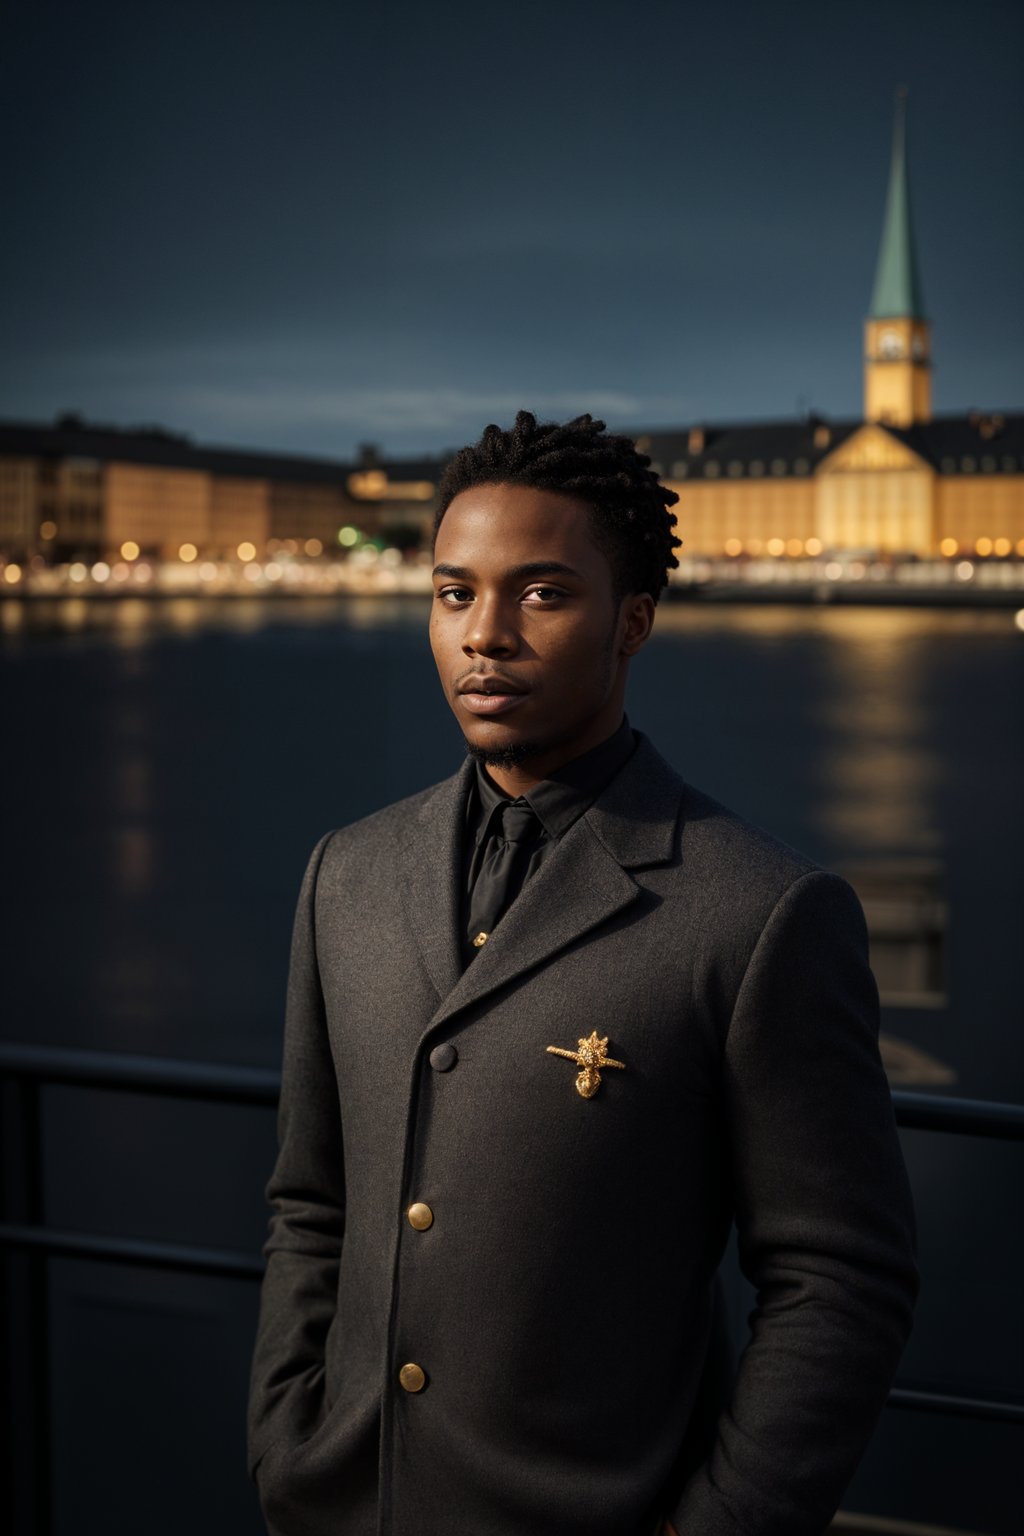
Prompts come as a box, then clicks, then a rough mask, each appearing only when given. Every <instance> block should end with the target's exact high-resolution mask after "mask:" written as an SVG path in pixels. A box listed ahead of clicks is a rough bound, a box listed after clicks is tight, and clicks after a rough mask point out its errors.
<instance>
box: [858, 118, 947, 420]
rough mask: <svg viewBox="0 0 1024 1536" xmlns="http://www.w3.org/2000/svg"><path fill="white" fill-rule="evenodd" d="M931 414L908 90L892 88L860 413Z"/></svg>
mask: <svg viewBox="0 0 1024 1536" xmlns="http://www.w3.org/2000/svg"><path fill="white" fill-rule="evenodd" d="M931 414H932V379H931V327H930V326H929V324H928V321H927V320H926V319H925V317H924V304H923V301H922V298H921V279H920V277H919V276H918V271H917V255H916V252H915V249H914V230H913V225H912V223H911V218H910V185H909V182H908V180H907V92H906V90H905V89H904V88H901V89H900V90H899V91H897V93H896V121H895V123H894V125H893V140H892V165H891V167H890V171H889V195H888V198H887V199H886V205H885V224H884V226H883V228H882V243H881V245H880V246H879V248H878V266H877V268H876V270H875V286H874V290H873V292H872V295H871V308H870V310H869V311H868V318H867V320H866V321H865V325H864V419H865V421H881V422H888V423H889V424H890V425H892V426H895V427H909V426H910V425H911V424H912V423H913V422H915V421H930V420H931Z"/></svg>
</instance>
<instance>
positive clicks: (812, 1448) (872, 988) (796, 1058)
mask: <svg viewBox="0 0 1024 1536" xmlns="http://www.w3.org/2000/svg"><path fill="white" fill-rule="evenodd" d="M723 1072H724V1094H725V1108H726V1115H727V1122H728V1130H729V1138H730V1144H731V1151H732V1174H733V1181H734V1200H735V1216H736V1226H737V1235H738V1243H739V1255H740V1264H741V1267H742V1269H743V1272H744V1274H745V1275H746V1276H747V1278H748V1279H749V1280H750V1281H751V1282H752V1284H753V1285H755V1286H756V1288H757V1304H756V1307H755V1310H754V1312H753V1313H752V1315H751V1319H750V1323H751V1337H750V1341H749V1344H748V1346H747V1348H746V1350H745V1351H744V1353H743V1355H742V1357H741V1359H740V1364H739V1371H738V1374H737V1378H736V1382H735V1386H734V1389H733V1395H732V1399H731V1402H730V1403H729V1405H728V1407H727V1408H726V1409H725V1411H724V1412H723V1413H722V1415H721V1417H720V1419H719V1422H718V1430H717V1438H716V1440H715V1443H714V1446H713V1448H712V1451H711V1454H710V1455H709V1457H708V1459H707V1461H706V1462H705V1463H704V1464H703V1465H702V1466H701V1467H699V1468H698V1469H697V1471H696V1473H695V1474H694V1475H693V1476H692V1477H691V1478H690V1480H689V1481H688V1482H687V1484H686V1485H685V1487H684V1489H683V1491H682V1494H681V1496H680V1498H679V1500H678V1502H677V1503H676V1505H675V1507H674V1509H672V1510H670V1511H669V1514H670V1518H671V1520H672V1524H673V1525H674V1526H675V1528H676V1530H677V1532H678V1533H679V1536H820V1533H821V1532H822V1531H823V1530H824V1529H825V1528H826V1526H827V1525H828V1523H829V1520H830V1519H831V1517H832V1515H833V1513H834V1512H835V1510H836V1507H837V1505H838V1504H839V1501H840V1499H841V1498H842V1495H843V1492H844V1490H845V1488H846V1486H847V1484H848V1483H849V1481H850V1478H851V1477H852V1475H853V1473H854V1471H855V1469H856V1467H857V1464H858V1462H859V1460H860V1458H861V1456H862V1455H863V1452H864V1450H865V1449H866V1447H867V1444H868V1441H869V1439H870V1437H871V1434H872V1431H873V1429H874V1427H875V1425H876V1423H877V1420H878V1417H879V1415H880V1413H881V1410H882V1407H883V1405H884V1403H885V1399H886V1395H887V1392H888V1389H889V1386H890V1385H891V1382H892V1379H893V1376H894V1375H895V1371H896V1367H897V1364H898V1362H899V1359H900V1356H901V1354H902V1352H903V1347H904V1345H905V1343H906V1340H907V1337H908V1335H909V1332H910V1323H911V1312H912V1308H913V1303H914V1298H915V1295H916V1293H917V1283H918V1281H917V1269H916V1266H915V1262H914V1216H913V1207H912V1204H911V1197H910V1190H909V1186H908V1182H907V1177H906V1171H905V1168H904V1165H903V1158H902V1154H901V1151H900V1145H899V1140H898V1136H897V1131H896V1124H895V1117H894V1113H893V1108H892V1099H891V1094H890V1091H889V1086H888V1082H887V1080H886V1077H885V1072H884V1070H883V1067H882V1063H881V1058H880V1056H879V1052H878V990H877V987H876V985H875V981H874V977H873V976H872V973H871V970H870V967H869V965H868V958H867V929H866V925H865V922H864V914H863V911H862V909H861V905H860V902H859V901H858V899H857V896H856V894H855V892H854V891H853V889H852V887H851V886H850V885H849V884H848V883H847V882H846V881H845V880H843V879H842V878H841V877H840V876H838V875H834V874H830V873H828V872H826V871H824V870H813V871H810V872H809V873H807V874H804V875H802V876H800V877H799V878H798V879H797V880H796V881H794V882H793V883H792V884H791V885H790V886H789V887H788V889H787V890H786V891H785V892H784V894H783V895H782V896H781V898H780V899H779V901H778V902H777V904H776V906H775V908H774V910H773V911H772V913H771V915H770V917H769V919H768V921H767V923H766V924H765V926H764V929H763V931H762V933H761V935H760V937H759V939H758V941H757V944H756V946H755V948H754V950H753V952H752V954H751V957H750V961H749V964H748V965H747V969H746V972H745V975H744V978H743V981H742V984H741V986H740V989H739V992H738V994H737V998H736V1004H735V1007H734V1010H733V1014H732V1019H731V1021H730V1024H729V1029H728V1034H727V1036H726V1041H725V1048H724V1062H723Z"/></svg>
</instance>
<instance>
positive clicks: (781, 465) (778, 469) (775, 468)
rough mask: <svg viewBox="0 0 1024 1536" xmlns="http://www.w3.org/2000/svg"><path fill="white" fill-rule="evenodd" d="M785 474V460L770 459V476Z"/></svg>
mask: <svg viewBox="0 0 1024 1536" xmlns="http://www.w3.org/2000/svg"><path fill="white" fill-rule="evenodd" d="M785 473H786V461H785V459H772V474H773V475H784V474H785Z"/></svg>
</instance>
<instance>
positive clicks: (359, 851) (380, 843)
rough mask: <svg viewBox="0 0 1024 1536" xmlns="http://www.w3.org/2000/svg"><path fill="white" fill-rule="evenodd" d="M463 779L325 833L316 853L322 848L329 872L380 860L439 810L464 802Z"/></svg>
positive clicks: (451, 780)
mask: <svg viewBox="0 0 1024 1536" xmlns="http://www.w3.org/2000/svg"><path fill="white" fill-rule="evenodd" d="M462 779H463V774H462V772H461V771H460V772H458V773H455V774H452V775H451V777H450V778H447V779H441V780H440V781H439V782H438V783H437V784H431V785H428V787H427V788H426V789H419V790H416V791H415V793H413V794H411V795H405V796H403V798H402V799H401V800H394V801H392V802H391V804H390V805H384V806H381V808H380V809H379V810H376V811H371V812H369V814H368V815H366V816H360V817H359V818H358V819H357V820H356V821H351V822H348V823H346V824H343V825H342V826H340V827H335V828H333V829H332V830H331V831H329V832H325V833H324V834H323V836H322V837H321V838H320V839H319V841H318V843H317V845H316V849H315V850H314V853H315V852H316V851H317V850H319V849H320V848H321V845H322V863H323V866H324V869H325V872H326V871H329V870H330V869H331V868H332V867H336V866H339V865H341V864H348V863H350V862H351V861H352V860H353V859H354V860H357V861H359V860H364V859H377V858H380V857H381V856H382V855H383V853H384V852H385V850H387V849H391V848H393V847H394V845H395V840H396V838H401V837H402V836H403V835H404V833H405V832H406V831H407V830H408V828H409V827H410V826H411V825H412V824H413V823H418V822H420V821H421V820H422V818H423V817H424V816H427V815H430V813H431V812H432V811H433V810H434V809H435V808H436V809H440V808H442V807H443V808H446V809H448V810H449V812H451V811H453V810H454V809H455V807H456V806H457V805H458V803H459V802H460V800H461V792H462Z"/></svg>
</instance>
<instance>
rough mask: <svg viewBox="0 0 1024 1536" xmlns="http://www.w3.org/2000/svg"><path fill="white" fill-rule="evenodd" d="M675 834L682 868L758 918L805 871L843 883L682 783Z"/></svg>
mask: <svg viewBox="0 0 1024 1536" xmlns="http://www.w3.org/2000/svg"><path fill="white" fill-rule="evenodd" d="M677 837H678V861H679V862H678V867H679V868H680V870H681V871H682V872H684V873H685V874H686V875H687V876H688V877H690V878H694V877H699V878H700V879H701V880H703V881H705V882H706V883H707V886H708V888H709V890H710V889H713V890H714V891H715V892H716V894H717V900H718V901H723V900H724V901H725V902H727V903H729V904H730V905H732V906H734V907H735V908H741V909H746V910H747V911H748V912H751V913H757V914H759V916H760V919H761V920H762V921H763V920H764V919H765V918H766V917H767V915H768V913H769V912H770V911H771V910H772V908H773V907H774V906H775V905H776V903H777V902H778V901H779V900H780V899H781V898H782V896H783V895H784V894H785V893H786V891H787V890H789V888H790V887H791V886H792V885H794V884H795V883H796V882H797V881H798V880H801V879H803V878H804V877H805V876H806V875H812V874H818V875H826V876H828V877H829V879H830V880H831V881H833V882H841V883H843V884H845V883H846V882H845V881H842V877H841V876H838V875H835V874H834V873H832V872H831V871H829V870H827V869H826V868H825V867H824V866H823V865H822V864H819V863H818V862H817V861H816V860H814V859H812V858H811V857H810V856H809V855H808V854H806V853H804V852H802V851H801V850H800V849H799V848H794V847H793V846H792V844H790V843H787V842H785V841H784V840H783V839H782V838H781V837H777V836H776V835H775V834H774V833H772V832H769V831H768V830H767V829H766V828H764V827H762V826H759V825H758V824H757V823H756V822H753V821H750V820H748V818H747V817H746V816H743V815H741V814H740V813H739V812H738V811H735V810H733V809H732V807H730V806H728V805H725V804H723V803H722V801H721V800H717V799H716V798H715V797H714V796H713V795H710V794H708V793H707V792H706V791H704V790H701V789H698V788H697V787H696V786H695V785H693V784H689V783H687V784H684V786H683V793H682V806H681V815H680V818H679V825H678V828H677ZM716 904H717V902H716Z"/></svg>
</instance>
